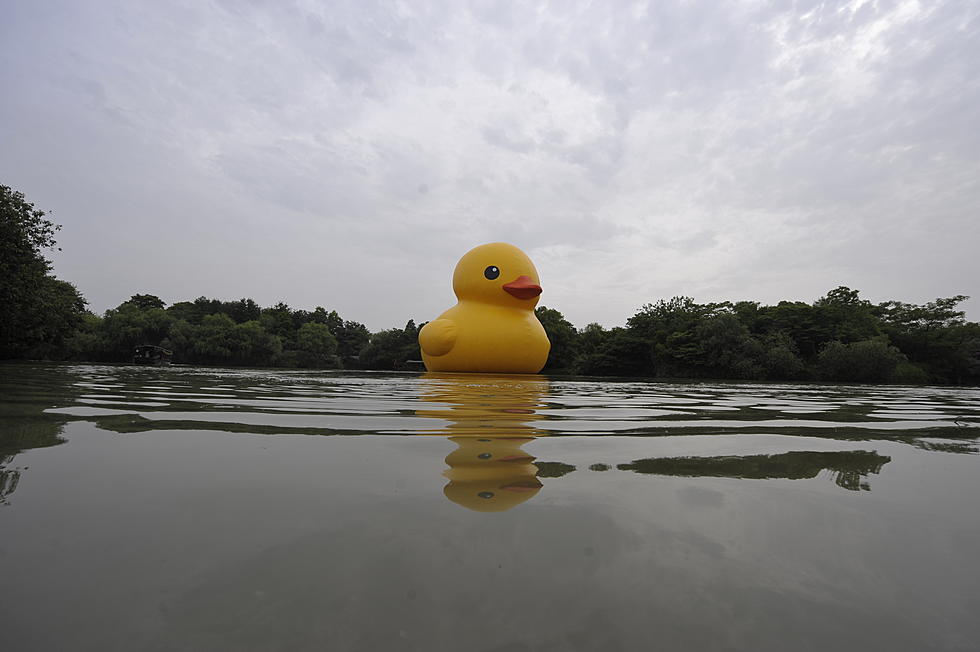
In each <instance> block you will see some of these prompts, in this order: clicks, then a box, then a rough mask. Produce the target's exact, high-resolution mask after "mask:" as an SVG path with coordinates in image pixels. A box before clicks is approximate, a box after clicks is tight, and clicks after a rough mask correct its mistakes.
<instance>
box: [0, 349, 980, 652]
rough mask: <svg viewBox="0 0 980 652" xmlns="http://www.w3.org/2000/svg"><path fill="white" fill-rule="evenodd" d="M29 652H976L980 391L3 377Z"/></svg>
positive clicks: (12, 550)
mask: <svg viewBox="0 0 980 652" xmlns="http://www.w3.org/2000/svg"><path fill="white" fill-rule="evenodd" d="M0 400H2V403H0V503H2V504H0V573H2V574H0V579H2V586H3V590H2V591H0V631H2V632H3V633H4V634H3V639H2V640H4V648H5V649H11V650H323V649H330V650H427V651H432V650H473V651H479V650H487V651H492V650H638V649H667V650H688V649H690V650H694V649H697V650H750V649H751V650H786V649H794V650H811V649H812V650H818V649H820V650H824V649H838V650H858V649H889V650H926V649H938V650H975V649H978V647H980V643H978V641H980V624H978V620H977V619H976V617H975V608H976V605H977V604H980V556H978V550H980V508H978V506H977V503H978V499H980V464H978V462H980V455H978V442H980V391H978V390H976V389H955V388H909V387H867V386H841V385H832V386H830V385H788V384H757V383H753V384H748V383H746V384H731V383H662V382H636V381H614V380H594V379H578V378H550V379H549V378H545V377H537V376H525V377H521V376H478V375H446V374H441V375H429V374H421V375H419V374H377V373H352V372H296V371H256V370H225V369H200V368H179V367H169V368H139V367H128V366H65V365H4V366H0Z"/></svg>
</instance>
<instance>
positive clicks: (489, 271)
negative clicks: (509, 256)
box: [483, 265, 500, 281]
mask: <svg viewBox="0 0 980 652" xmlns="http://www.w3.org/2000/svg"><path fill="white" fill-rule="evenodd" d="M483 275H484V276H486V277H487V279H488V280H491V281H492V280H493V279H495V278H497V277H498V276H500V269H499V268H498V267H497V266H496V265H490V267H487V268H486V269H485V270H483Z"/></svg>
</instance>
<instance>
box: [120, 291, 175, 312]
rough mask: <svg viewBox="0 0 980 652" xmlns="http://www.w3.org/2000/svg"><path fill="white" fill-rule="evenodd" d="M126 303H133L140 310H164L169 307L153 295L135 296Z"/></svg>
mask: <svg viewBox="0 0 980 652" xmlns="http://www.w3.org/2000/svg"><path fill="white" fill-rule="evenodd" d="M126 303H131V304H133V305H134V306H136V307H137V308H139V309H140V310H146V309H149V308H159V309H161V310H162V309H163V308H164V307H165V306H166V305H167V304H166V303H164V302H163V299H161V298H160V297H158V296H156V295H153V294H134V295H133V296H131V297H129V300H128V301H126Z"/></svg>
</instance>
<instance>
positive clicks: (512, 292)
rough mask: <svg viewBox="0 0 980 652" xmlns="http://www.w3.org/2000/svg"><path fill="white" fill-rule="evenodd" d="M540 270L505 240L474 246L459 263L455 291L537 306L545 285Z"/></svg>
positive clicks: (460, 295) (486, 300)
mask: <svg viewBox="0 0 980 652" xmlns="http://www.w3.org/2000/svg"><path fill="white" fill-rule="evenodd" d="M539 282H540V281H539V280H538V270H536V269H534V264H533V263H532V262H531V259H530V258H528V257H527V254H525V253H524V252H523V251H521V250H520V249H518V248H517V247H515V246H514V245H511V244H507V243H505V242H492V243H490V244H485V245H480V246H479V247H475V248H473V249H470V250H469V251H468V252H466V254H465V255H464V256H463V257H462V258H460V259H459V262H458V263H456V271H455V272H453V292H455V293H456V297H457V298H459V299H460V300H462V299H468V300H471V301H480V302H483V303H492V304H495V305H500V306H509V307H513V308H524V309H527V310H533V309H534V307H535V306H536V305H537V304H538V295H540V294H541V286H540V285H539Z"/></svg>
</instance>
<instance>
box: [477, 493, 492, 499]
mask: <svg viewBox="0 0 980 652" xmlns="http://www.w3.org/2000/svg"><path fill="white" fill-rule="evenodd" d="M477 496H479V497H480V498H493V492H492V491H481V492H480V493H478V494H477Z"/></svg>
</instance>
